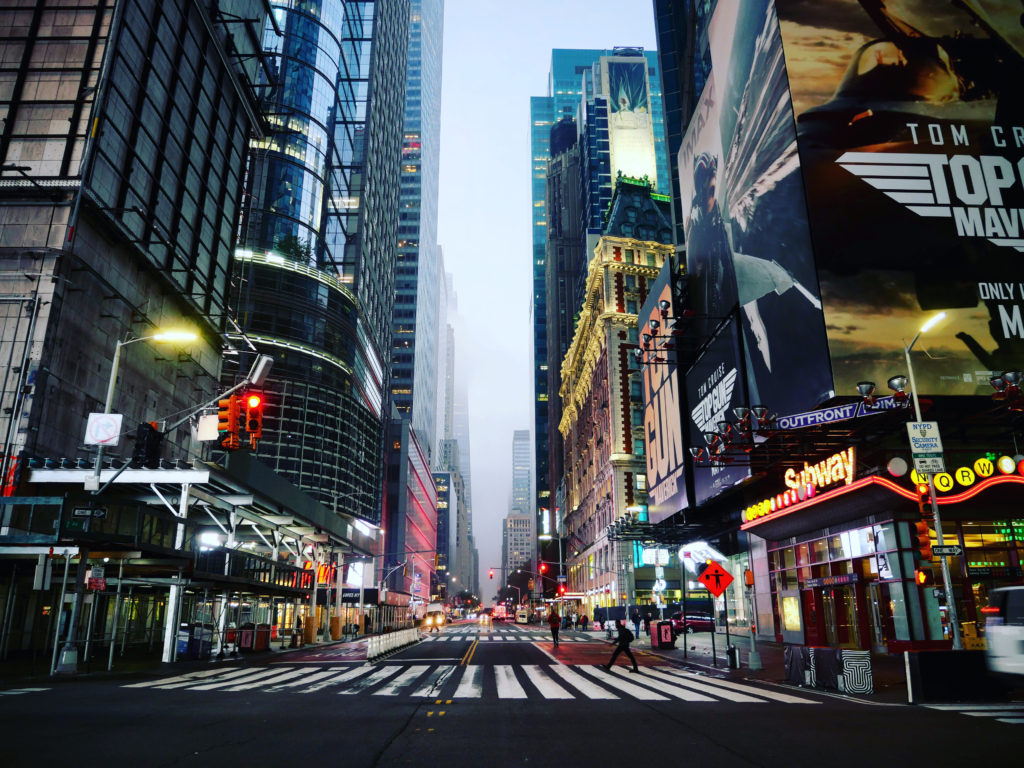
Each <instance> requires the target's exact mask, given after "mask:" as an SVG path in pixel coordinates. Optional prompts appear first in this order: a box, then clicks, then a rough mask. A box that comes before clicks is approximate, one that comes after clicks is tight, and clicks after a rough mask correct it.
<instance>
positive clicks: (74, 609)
mask: <svg viewBox="0 0 1024 768" xmlns="http://www.w3.org/2000/svg"><path fill="white" fill-rule="evenodd" d="M195 339H196V335H195V334H194V333H192V332H190V331H161V332H160V333H156V334H153V335H152V336H142V337H140V338H137V339H127V340H126V341H118V342H117V346H116V347H115V348H114V363H113V365H112V366H111V368H110V380H109V381H108V382H107V397H106V400H105V401H104V403H103V413H110V409H111V408H112V407H113V403H114V387H115V385H116V384H117V369H118V366H119V365H120V363H121V347H124V346H126V345H128V344H133V343H135V342H136V341H194V340H195ZM102 464H103V444H102V443H100V444H99V445H98V446H97V447H96V466H95V467H94V468H93V474H92V478H91V481H92V482H91V483H90V482H89V480H86V483H85V490H93V491H95V490H98V489H99V487H100V467H101V466H102ZM78 552H79V556H78V573H77V575H76V576H75V601H74V602H73V603H72V604H71V617H70V619H69V621H68V634H67V637H66V638H65V640H64V647H63V648H62V649H61V653H60V662H59V663H58V664H57V667H56V669H55V672H59V673H63V674H73V673H75V672H77V671H78V648H77V647H76V645H75V639H76V630H77V625H78V614H79V611H80V610H81V604H82V598H83V592H84V587H85V569H86V567H87V566H88V564H89V549H88V547H85V546H80V547H79V550H78ZM179 588H180V587H179ZM174 591H175V588H174V587H172V590H171V592H172V594H173V593H174ZM171 603H172V600H168V605H170V604H171Z"/></svg>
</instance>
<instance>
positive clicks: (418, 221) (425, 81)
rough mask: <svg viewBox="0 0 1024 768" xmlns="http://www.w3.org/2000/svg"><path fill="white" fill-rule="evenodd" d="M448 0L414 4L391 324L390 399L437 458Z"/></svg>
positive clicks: (429, 451)
mask: <svg viewBox="0 0 1024 768" xmlns="http://www.w3.org/2000/svg"><path fill="white" fill-rule="evenodd" d="M443 33H444V1H443V0H412V3H411V15H410V20H409V53H408V64H407V65H406V73H407V75H406V93H405V130H404V134H403V136H402V176H401V182H402V184H401V198H400V204H401V210H400V211H399V214H398V219H399V221H398V255H397V263H396V268H395V307H394V321H393V323H392V350H391V402H392V404H394V406H395V408H396V409H397V411H398V412H399V413H400V414H403V415H410V414H411V417H412V425H413V429H415V430H416V434H417V436H418V437H419V439H420V441H421V442H422V444H423V446H424V447H425V448H426V450H427V451H428V453H430V454H433V452H434V450H435V448H436V445H437V438H438V437H439V434H438V432H439V430H438V424H437V422H438V415H437V403H438V392H437V387H438V370H439V360H438V357H439V350H440V347H441V343H440V331H441V320H442V318H441V309H442V306H441V301H440V295H441V287H442V285H441V281H442V280H443V279H444V275H443V274H442V271H441V253H440V248H439V247H438V245H437V187H438V168H439V165H440V146H441V141H440V139H441V135H440V134H441V52H442V43H443Z"/></svg>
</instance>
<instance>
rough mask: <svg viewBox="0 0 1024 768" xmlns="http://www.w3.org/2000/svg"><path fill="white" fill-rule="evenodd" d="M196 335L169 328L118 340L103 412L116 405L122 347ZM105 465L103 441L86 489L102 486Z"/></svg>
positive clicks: (190, 339)
mask: <svg viewBox="0 0 1024 768" xmlns="http://www.w3.org/2000/svg"><path fill="white" fill-rule="evenodd" d="M195 340H196V335H195V334H194V333H192V332H191V331H180V330H169V331H161V332H159V333H155V334H153V335H152V336H141V337H139V338H137V339H127V340H125V341H118V342H117V346H116V347H115V348H114V362H113V364H112V365H111V366H110V380H109V381H108V382H107V398H106V400H104V402H103V413H110V410H111V408H113V405H114V387H115V386H116V385H117V369H118V368H119V367H120V365H121V347H126V346H128V345H129V344H134V343H135V342H137V341H170V342H175V341H177V342H181V341H195ZM102 465H103V443H100V444H99V445H98V446H97V447H96V466H95V467H93V473H92V482H91V483H90V482H89V481H86V485H85V490H87V491H88V490H92V491H95V490H98V489H99V487H100V469H101V467H102Z"/></svg>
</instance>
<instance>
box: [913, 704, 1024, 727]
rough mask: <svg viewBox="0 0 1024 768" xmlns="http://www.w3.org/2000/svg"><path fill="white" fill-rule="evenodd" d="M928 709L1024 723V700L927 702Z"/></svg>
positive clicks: (1016, 723) (1018, 723)
mask: <svg viewBox="0 0 1024 768" xmlns="http://www.w3.org/2000/svg"><path fill="white" fill-rule="evenodd" d="M924 706H925V708H926V709H937V710H941V711H945V712H959V713H960V714H961V715H969V716H970V717H991V718H992V719H993V720H995V721H996V722H997V723H1007V724H1009V725H1024V702H1020V701H1011V702H1008V703H1006V704H925V705H924Z"/></svg>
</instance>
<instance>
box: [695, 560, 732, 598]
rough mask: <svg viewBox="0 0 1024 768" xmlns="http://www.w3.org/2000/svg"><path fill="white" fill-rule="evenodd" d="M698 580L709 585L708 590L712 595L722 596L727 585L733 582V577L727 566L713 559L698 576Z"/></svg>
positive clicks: (706, 585)
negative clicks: (724, 566) (726, 568)
mask: <svg viewBox="0 0 1024 768" xmlns="http://www.w3.org/2000/svg"><path fill="white" fill-rule="evenodd" d="M697 581H699V582H700V583H701V584H703V585H704V586H705V587H707V590H708V592H710V593H711V594H712V595H714V596H715V597H721V595H722V593H723V592H725V589H726V587H728V586H729V585H730V584H732V581H733V579H732V576H730V575H729V572H728V571H727V570H725V568H723V567H722V566H720V565H719V564H718V563H716V562H715V561H714V560H712V561H711V564H710V565H708V567H707V568H705V569H704V573H702V574H701V575H700V576H698V577H697Z"/></svg>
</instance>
